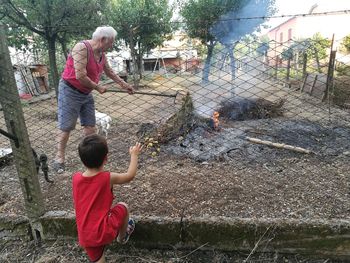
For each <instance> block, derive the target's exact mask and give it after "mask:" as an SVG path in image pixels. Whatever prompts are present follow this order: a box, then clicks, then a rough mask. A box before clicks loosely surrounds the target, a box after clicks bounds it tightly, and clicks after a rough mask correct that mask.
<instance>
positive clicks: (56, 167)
mask: <svg viewBox="0 0 350 263" xmlns="http://www.w3.org/2000/svg"><path fill="white" fill-rule="evenodd" d="M52 168H53V170H54V172H56V173H58V174H61V173H64V171H65V167H64V163H59V162H56V161H54V162H53V164H52Z"/></svg>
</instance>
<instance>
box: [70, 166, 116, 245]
mask: <svg viewBox="0 0 350 263" xmlns="http://www.w3.org/2000/svg"><path fill="white" fill-rule="evenodd" d="M113 199H114V196H113V193H112V189H111V185H110V172H100V173H98V174H97V175H95V176H92V177H86V176H83V174H82V173H81V172H77V173H75V174H74V175H73V201H74V208H75V216H76V224H77V228H78V238H79V243H80V245H81V246H83V247H95V246H101V245H105V244H109V243H110V242H112V241H113V240H114V239H115V237H116V235H117V230H116V227H115V226H113V224H112V223H111V222H109V211H110V208H111V205H112V202H113Z"/></svg>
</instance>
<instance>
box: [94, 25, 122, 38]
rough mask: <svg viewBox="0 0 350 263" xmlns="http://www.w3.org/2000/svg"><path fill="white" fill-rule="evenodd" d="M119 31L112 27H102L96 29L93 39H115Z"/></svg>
mask: <svg viewBox="0 0 350 263" xmlns="http://www.w3.org/2000/svg"><path fill="white" fill-rule="evenodd" d="M116 35H117V31H115V30H114V28H113V27H111V26H100V27H98V28H96V30H95V32H94V33H93V34H92V39H94V40H97V39H101V38H103V37H105V38H115V37H116Z"/></svg>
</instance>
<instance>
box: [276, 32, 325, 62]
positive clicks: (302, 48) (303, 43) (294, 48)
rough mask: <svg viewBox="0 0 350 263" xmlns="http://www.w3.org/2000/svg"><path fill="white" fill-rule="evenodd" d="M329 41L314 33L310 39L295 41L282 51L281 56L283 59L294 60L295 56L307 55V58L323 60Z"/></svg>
mask: <svg viewBox="0 0 350 263" xmlns="http://www.w3.org/2000/svg"><path fill="white" fill-rule="evenodd" d="M329 46H330V41H329V40H328V39H326V38H324V37H322V36H321V34H320V33H316V34H315V35H314V36H313V37H312V38H306V39H301V40H296V41H295V42H293V44H291V45H290V46H289V47H288V48H286V49H284V50H283V52H282V54H281V56H282V58H283V59H288V58H294V57H295V56H296V55H298V56H301V55H303V54H305V53H306V54H307V55H308V58H316V57H318V59H324V58H326V57H327V48H328V47H329Z"/></svg>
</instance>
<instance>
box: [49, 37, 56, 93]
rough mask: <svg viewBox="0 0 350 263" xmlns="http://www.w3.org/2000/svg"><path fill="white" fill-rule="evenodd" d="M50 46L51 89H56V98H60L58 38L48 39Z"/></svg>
mask: <svg viewBox="0 0 350 263" xmlns="http://www.w3.org/2000/svg"><path fill="white" fill-rule="evenodd" d="M47 43H48V46H49V63H50V75H51V85H50V86H51V87H52V86H53V87H54V88H55V93H56V98H58V78H59V77H58V70H57V62H56V37H51V38H48V39H47Z"/></svg>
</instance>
